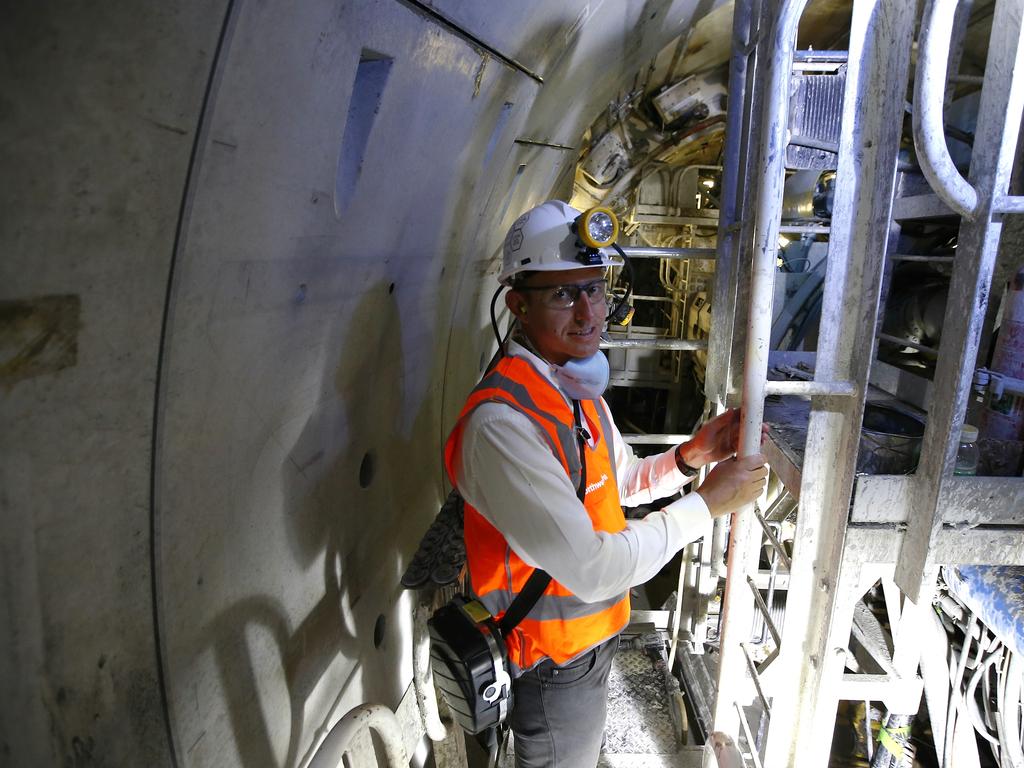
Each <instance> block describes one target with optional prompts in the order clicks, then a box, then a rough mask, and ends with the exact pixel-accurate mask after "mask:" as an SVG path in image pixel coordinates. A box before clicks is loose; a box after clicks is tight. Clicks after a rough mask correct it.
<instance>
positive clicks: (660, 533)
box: [456, 342, 711, 602]
mask: <svg viewBox="0 0 1024 768" xmlns="http://www.w3.org/2000/svg"><path fill="white" fill-rule="evenodd" d="M508 352H509V354H511V355H516V356H518V357H525V358H527V359H529V360H530V362H532V363H533V365H534V367H535V368H536V369H537V370H538V371H540V372H541V373H542V374H544V375H545V376H546V377H547V378H548V380H549V381H551V382H552V384H554V385H555V386H556V387H557V386H558V385H557V383H556V382H555V380H554V379H553V378H552V376H551V370H552V368H551V366H550V365H549V364H548V363H547V362H545V361H544V360H542V359H541V358H539V357H537V356H536V355H534V354H532V353H531V352H529V351H528V350H526V349H525V348H523V347H522V346H521V345H519V344H516V343H515V342H510V343H509V349H508ZM601 407H603V408H604V409H605V411H606V412H608V406H607V404H606V403H605V402H604V400H603V399H602V400H601ZM608 421H609V423H611V425H612V427H611V432H612V434H611V435H605V438H606V439H610V440H611V444H612V448H613V450H614V452H615V454H614V455H615V469H616V479H617V480H618V487H619V498H620V501H621V502H622V503H623V504H625V505H628V506H635V505H638V504H645V503H650V502H651V501H654V500H655V499H659V498H664V497H666V496H669V495H671V494H673V493H675V492H677V491H678V490H679V489H680V488H681V487H682V486H684V485H686V483H688V482H689V480H690V478H688V477H687V476H686V475H684V474H683V473H682V472H680V471H679V469H678V467H677V466H676V461H675V456H674V455H673V451H667V452H665V453H662V454H658V455H657V456H650V457H647V458H643V459H639V458H637V457H636V456H635V455H634V454H633V451H632V450H631V449H630V448H629V446H628V445H627V444H626V443H625V442H624V441H623V439H622V435H621V434H620V433H619V430H618V429H617V428H616V427H615V425H614V422H612V419H611V413H610V412H608ZM461 458H462V461H461V462H460V463H459V465H458V466H459V469H458V476H457V477H456V482H457V485H458V487H459V491H460V492H461V493H462V496H463V498H465V500H466V501H467V502H469V503H470V504H471V505H472V506H473V507H474V508H475V509H476V510H477V511H478V512H480V514H481V515H483V516H484V517H485V518H486V519H487V521H488V522H490V523H491V524H492V525H493V526H494V527H495V528H497V529H498V530H499V531H501V533H502V534H503V535H504V536H505V539H506V540H507V541H508V543H509V546H511V547H512V549H513V550H514V551H515V552H516V554H517V555H519V557H521V558H522V559H523V560H524V561H525V562H526V563H527V564H528V565H532V566H534V567H536V568H541V569H543V570H545V571H547V572H548V573H549V574H550V575H551V577H552V578H553V579H555V580H556V581H558V582H560V583H561V584H562V585H563V586H565V587H566V588H567V589H569V590H570V591H572V592H573V593H574V594H575V595H576V596H577V597H579V598H581V599H582V600H585V601H587V602H597V601H599V600H604V599H607V598H611V597H614V596H615V595H621V594H622V593H623V592H625V591H626V590H627V589H629V587H631V586H634V585H636V584H642V583H644V582H645V581H647V580H649V579H650V578H651V577H653V576H654V575H655V574H656V573H657V572H658V571H659V570H660V569H661V567H662V566H663V565H664V564H665V563H667V562H668V561H669V560H670V559H671V558H672V556H673V555H674V554H675V553H676V552H677V551H679V549H681V548H682V547H684V546H685V545H686V544H688V543H690V542H691V541H693V540H695V539H697V538H698V537H700V536H701V535H703V533H704V532H705V531H706V530H707V527H708V526H709V525H710V522H711V514H710V512H709V511H708V507H707V505H706V504H705V503H704V500H703V499H702V498H701V497H700V495H699V494H697V493H690V494H687V495H686V496H684V497H682V498H680V499H677V500H676V501H673V502H672V503H670V504H669V505H668V506H666V507H665V508H664V509H662V510H660V511H657V512H652V513H651V514H649V515H647V516H646V517H645V518H643V519H642V520H627V521H626V528H625V529H624V530H622V531H620V532H618V533H607V532H604V531H595V530H594V528H593V525H592V523H591V521H590V517H589V516H588V514H587V511H586V509H585V508H584V506H583V504H582V502H580V500H579V498H577V496H576V489H575V488H574V487H573V486H572V483H571V481H570V480H569V476H568V474H566V471H565V469H564V468H563V467H562V464H561V463H560V462H559V460H558V459H557V458H556V457H555V456H554V454H552V452H551V449H550V447H549V444H548V442H547V440H546V439H545V437H544V434H543V433H542V432H541V430H540V428H539V427H537V426H536V425H534V423H533V422H532V421H531V420H530V419H529V418H527V417H526V416H524V415H523V414H521V413H520V412H518V411H516V410H515V409H513V408H512V407H510V406H508V405H505V404H503V403H494V402H491V403H484V404H483V405H481V406H480V407H479V408H477V409H476V410H475V411H473V413H471V414H470V415H469V417H468V419H467V422H466V426H465V430H464V432H463V438H462V456H461Z"/></svg>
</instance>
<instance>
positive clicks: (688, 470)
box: [675, 443, 700, 477]
mask: <svg viewBox="0 0 1024 768" xmlns="http://www.w3.org/2000/svg"><path fill="white" fill-rule="evenodd" d="M682 447H683V446H682V444H681V443H680V444H679V445H677V446H676V450H675V457H676V466H677V467H678V468H679V471H680V472H682V473H683V474H684V475H686V476H687V477H696V476H697V473H698V472H700V469H699V468H698V467H691V466H690V465H689V464H687V463H686V460H685V459H684V458H683V453H682V451H680V450H679V449H680V448H682Z"/></svg>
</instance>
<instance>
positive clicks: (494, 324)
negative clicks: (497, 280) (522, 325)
mask: <svg viewBox="0 0 1024 768" xmlns="http://www.w3.org/2000/svg"><path fill="white" fill-rule="evenodd" d="M503 290H505V286H504V285H499V286H498V290H496V291H495V292H494V295H493V296H492V297H491V330H492V331H494V339H495V341H497V342H498V352H500V353H501V354H500V357H504V356H505V355H506V354H507V352H506V351H505V342H506V341H507V340H508V337H509V334H511V333H512V326H509V329H508V333H506V334H505V338H504V339H503V338H502V337H501V332H500V331H499V330H498V320H497V318H496V317H495V316H494V305H495V304H497V303H498V297H499V296H500V295H501V292H502V291H503Z"/></svg>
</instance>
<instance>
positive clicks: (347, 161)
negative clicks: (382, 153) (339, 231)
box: [334, 49, 394, 217]
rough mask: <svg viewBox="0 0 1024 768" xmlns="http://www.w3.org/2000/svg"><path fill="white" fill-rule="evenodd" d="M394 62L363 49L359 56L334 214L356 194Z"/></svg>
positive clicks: (342, 208) (338, 213)
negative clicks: (367, 148) (375, 119)
mask: <svg viewBox="0 0 1024 768" xmlns="http://www.w3.org/2000/svg"><path fill="white" fill-rule="evenodd" d="M393 63H394V59H391V58H389V57H387V56H385V55H384V54H381V53H376V52H375V51H370V50H366V49H363V52H362V54H361V55H360V57H359V65H358V66H357V67H356V79H355V82H354V83H353V84H352V98H351V100H350V101H349V105H348V118H347V119H346V121H345V134H344V136H343V137H342V140H341V153H340V154H339V155H338V173H337V176H336V177H335V185H334V213H335V214H336V215H337V216H339V217H340V216H341V212H342V211H344V210H345V209H346V208H347V207H348V204H349V203H350V202H351V200H352V197H353V195H355V191H356V183H357V182H358V181H359V172H360V171H361V170H362V168H363V154H364V153H365V152H366V146H367V144H368V143H369V141H370V131H371V130H372V129H373V121H374V118H376V117H377V112H378V111H380V102H381V97H382V96H383V95H384V86H385V85H386V84H387V80H388V75H389V74H390V73H391V65H392V64H393Z"/></svg>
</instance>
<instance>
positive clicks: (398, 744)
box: [309, 704, 409, 768]
mask: <svg viewBox="0 0 1024 768" xmlns="http://www.w3.org/2000/svg"><path fill="white" fill-rule="evenodd" d="M364 730H371V731H376V732H377V734H378V735H379V736H380V740H381V743H382V744H383V745H384V754H385V756H386V758H387V761H388V762H387V765H388V768H398V767H399V766H401V767H402V768H405V766H407V765H409V758H408V756H407V755H406V752H405V742H404V734H403V733H402V726H401V725H400V724H399V722H398V718H397V717H395V713H394V712H392V711H391V710H390V709H388V708H387V707H385V706H384V705H382V704H360V705H359V706H358V707H353V708H352V709H351V710H350V711H349V712H348V714H346V715H345V716H344V717H343V718H341V720H339V721H338V722H337V723H335V725H334V727H333V728H331V730H330V733H328V734H327V738H325V739H324V740H323V741H322V742H321V744H320V746H319V747H318V748H317V751H316V754H315V755H314V756H313V759H312V761H310V763H309V768H339V766H341V765H342V759H343V758H344V756H345V753H346V752H348V751H349V750H350V749H351V747H352V742H353V741H354V740H355V738H356V736H358V735H359V734H360V733H361V732H362V731H364Z"/></svg>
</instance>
